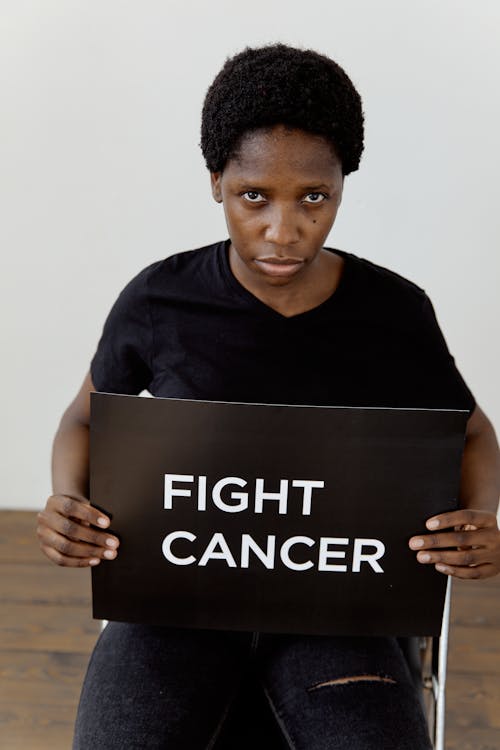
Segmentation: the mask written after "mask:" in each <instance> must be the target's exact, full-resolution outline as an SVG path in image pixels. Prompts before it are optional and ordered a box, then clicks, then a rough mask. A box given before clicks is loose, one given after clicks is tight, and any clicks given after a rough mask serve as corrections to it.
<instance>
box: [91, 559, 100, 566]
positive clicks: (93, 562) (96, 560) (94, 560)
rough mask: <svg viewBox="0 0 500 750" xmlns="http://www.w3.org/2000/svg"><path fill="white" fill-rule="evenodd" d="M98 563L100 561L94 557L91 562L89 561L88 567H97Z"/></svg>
mask: <svg viewBox="0 0 500 750" xmlns="http://www.w3.org/2000/svg"><path fill="white" fill-rule="evenodd" d="M100 562H101V561H100V560H99V559H98V558H97V557H94V558H92V560H89V565H99V563H100Z"/></svg>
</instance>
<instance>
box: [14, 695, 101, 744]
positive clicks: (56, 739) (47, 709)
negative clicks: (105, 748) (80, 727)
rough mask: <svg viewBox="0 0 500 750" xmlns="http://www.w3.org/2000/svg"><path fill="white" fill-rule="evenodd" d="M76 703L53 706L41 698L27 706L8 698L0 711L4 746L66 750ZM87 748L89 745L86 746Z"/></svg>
mask: <svg viewBox="0 0 500 750" xmlns="http://www.w3.org/2000/svg"><path fill="white" fill-rule="evenodd" d="M76 709H77V704H75V705H73V706H65V705H61V706H55V705H51V704H46V703H45V702H44V701H43V699H42V700H41V701H40V702H39V703H36V704H33V705H31V706H29V709H28V710H27V707H26V704H25V703H24V702H21V703H14V702H9V704H8V706H7V707H4V706H2V709H1V711H0V737H1V738H2V748H4V750H69V748H71V741H72V737H73V728H74V722H75V716H76ZM89 750H91V748H89Z"/></svg>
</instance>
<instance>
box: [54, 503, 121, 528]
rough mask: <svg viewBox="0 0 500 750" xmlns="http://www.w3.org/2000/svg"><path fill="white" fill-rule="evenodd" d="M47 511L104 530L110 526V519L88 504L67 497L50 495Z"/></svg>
mask: <svg viewBox="0 0 500 750" xmlns="http://www.w3.org/2000/svg"><path fill="white" fill-rule="evenodd" d="M47 509H48V510H52V511H56V512H57V513H60V514H61V515H62V516H65V517H66V518H68V517H71V518H77V519H79V520H81V521H88V523H90V524H92V525H94V526H97V527H99V526H100V527H101V528H106V527H108V526H109V524H110V519H109V518H108V517H107V516H106V515H105V514H104V513H102V511H100V510H98V509H97V508H94V507H93V506H92V505H90V502H83V501H82V500H76V499H75V498H74V497H70V496H69V495H51V497H50V498H49V500H48V501H47Z"/></svg>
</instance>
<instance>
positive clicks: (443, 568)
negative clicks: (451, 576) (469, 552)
mask: <svg viewBox="0 0 500 750" xmlns="http://www.w3.org/2000/svg"><path fill="white" fill-rule="evenodd" d="M436 569H437V570H439V572H440V573H448V572H449V570H448V568H447V567H446V565H441V563H438V564H437V565H436Z"/></svg>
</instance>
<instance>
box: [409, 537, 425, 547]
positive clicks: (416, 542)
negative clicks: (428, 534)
mask: <svg viewBox="0 0 500 750" xmlns="http://www.w3.org/2000/svg"><path fill="white" fill-rule="evenodd" d="M423 546H424V540H423V539H412V540H411V542H410V547H411V548H412V549H418V548H419V547H423Z"/></svg>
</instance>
